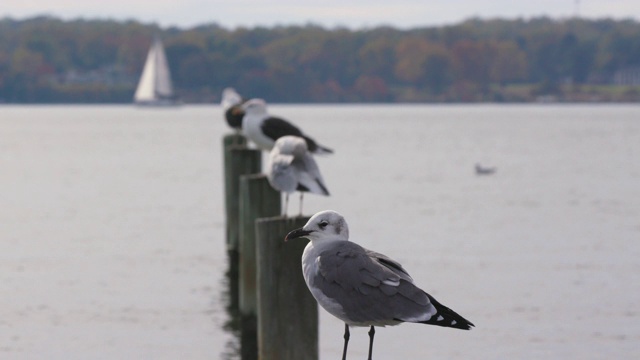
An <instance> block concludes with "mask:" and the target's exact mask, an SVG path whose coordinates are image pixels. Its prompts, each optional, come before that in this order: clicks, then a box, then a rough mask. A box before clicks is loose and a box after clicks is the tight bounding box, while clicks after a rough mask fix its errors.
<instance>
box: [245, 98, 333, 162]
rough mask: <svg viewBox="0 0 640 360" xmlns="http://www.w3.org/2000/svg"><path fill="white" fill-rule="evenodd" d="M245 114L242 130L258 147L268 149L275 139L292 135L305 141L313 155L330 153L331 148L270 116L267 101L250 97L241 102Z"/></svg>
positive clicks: (288, 123)
mask: <svg viewBox="0 0 640 360" xmlns="http://www.w3.org/2000/svg"><path fill="white" fill-rule="evenodd" d="M242 109H243V110H244V112H245V116H244V118H243V119H242V132H243V133H244V134H245V136H246V137H248V138H249V139H251V141H253V142H254V143H255V144H256V145H257V146H258V147H259V148H261V149H263V150H266V151H269V150H271V148H273V144H275V142H276V140H278V139H279V138H281V137H283V136H287V135H294V136H299V137H301V138H303V139H304V140H305V141H306V142H307V147H308V148H309V151H310V152H311V153H313V154H315V155H324V154H331V153H333V150H331V149H329V148H327V147H324V146H322V145H320V144H318V143H317V142H315V140H313V139H312V138H310V137H308V136H307V135H305V134H304V133H302V131H301V130H300V129H299V128H298V127H296V126H295V125H293V124H291V123H290V122H288V121H286V120H284V119H281V118H277V117H273V116H270V115H269V113H268V112H267V103H266V102H265V101H264V100H262V99H251V100H248V101H246V102H245V103H244V104H242Z"/></svg>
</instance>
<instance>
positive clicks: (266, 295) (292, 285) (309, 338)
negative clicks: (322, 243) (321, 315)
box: [256, 217, 318, 360]
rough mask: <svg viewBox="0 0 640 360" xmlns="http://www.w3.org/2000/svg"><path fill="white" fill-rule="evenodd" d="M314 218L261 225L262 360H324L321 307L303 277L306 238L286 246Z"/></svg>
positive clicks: (262, 222)
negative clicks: (320, 349) (321, 353)
mask: <svg viewBox="0 0 640 360" xmlns="http://www.w3.org/2000/svg"><path fill="white" fill-rule="evenodd" d="M308 220H309V218H308V217H296V218H288V219H285V218H282V217H275V218H264V219H259V220H258V221H257V222H256V245H257V247H256V252H257V256H256V257H257V260H258V262H257V267H258V355H259V356H258V359H260V360H277V359H301V360H302V359H304V360H317V359H318V305H317V303H316V300H315V299H314V298H313V296H312V295H311V293H310V292H309V289H308V288H307V285H306V284H305V282H304V278H303V277H302V251H303V250H304V247H305V246H306V245H307V243H308V240H306V239H295V240H291V241H289V242H286V243H285V241H284V237H285V236H286V234H287V233H288V232H289V231H291V230H293V229H297V228H300V227H302V226H304V224H306V223H307V221H308Z"/></svg>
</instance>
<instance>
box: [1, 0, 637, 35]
mask: <svg viewBox="0 0 640 360" xmlns="http://www.w3.org/2000/svg"><path fill="white" fill-rule="evenodd" d="M0 2H1V5H0V17H5V16H11V17H13V18H18V19H23V18H26V17H31V16H35V15H43V14H47V15H54V16H57V17H61V18H63V19H74V18H79V17H82V18H89V19H95V18H100V19H115V20H125V19H135V20H140V21H142V22H155V23H158V24H160V25H162V26H169V25H175V26H178V27H182V28H185V27H191V26H194V25H201V24H208V23H212V22H215V23H218V24H220V25H222V26H225V27H228V28H235V27H238V26H245V27H254V26H256V25H264V26H273V25H294V24H295V25H301V24H307V23H310V22H311V23H314V24H318V25H322V26H325V27H335V26H346V27H349V28H366V27H374V26H378V25H392V26H395V27H398V28H409V27H418V26H431V25H442V24H452V23H456V22H459V21H461V20H464V19H467V18H470V17H475V16H477V17H482V18H495V17H502V18H508V19H513V18H517V17H523V18H530V17H534V16H541V15H547V16H551V17H554V18H566V17H571V16H574V15H575V14H576V13H578V14H579V15H580V16H581V17H586V18H602V17H612V18H616V19H622V18H632V19H635V20H640V1H639V0H537V1H532V0H445V1H442V0H439V1H435V0H325V1H321V2H320V1H317V2H312V1H304V0H297V1H296V0H226V1H217V0H100V1H97V0H54V1H52V0H0Z"/></svg>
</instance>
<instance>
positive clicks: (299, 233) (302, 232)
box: [284, 228, 313, 241]
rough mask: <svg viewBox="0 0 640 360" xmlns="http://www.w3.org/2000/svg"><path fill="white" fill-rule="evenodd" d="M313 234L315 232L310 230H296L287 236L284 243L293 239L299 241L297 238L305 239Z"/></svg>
mask: <svg viewBox="0 0 640 360" xmlns="http://www.w3.org/2000/svg"><path fill="white" fill-rule="evenodd" d="M312 232H313V231H310V230H304V229H303V228H300V229H295V230H293V231H291V232H290V233H288V234H287V236H285V237H284V241H289V240H291V239H297V238H301V237H305V236H307V235H309V234H311V233H312Z"/></svg>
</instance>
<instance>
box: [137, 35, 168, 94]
mask: <svg viewBox="0 0 640 360" xmlns="http://www.w3.org/2000/svg"><path fill="white" fill-rule="evenodd" d="M133 101H134V102H135V103H136V104H137V105H152V106H166V105H178V104H180V102H179V101H178V99H177V98H176V96H175V94H174V93H173V86H172V85H171V73H170V72H169V63H168V62H167V56H166V55H165V53H164V46H162V41H160V39H159V38H156V39H155V40H154V41H153V44H151V48H150V49H149V54H148V55H147V60H146V62H145V63H144V69H143V70H142V75H141V76H140V82H139V83H138V88H137V89H136V93H135V95H134V96H133Z"/></svg>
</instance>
